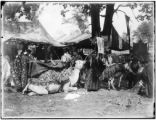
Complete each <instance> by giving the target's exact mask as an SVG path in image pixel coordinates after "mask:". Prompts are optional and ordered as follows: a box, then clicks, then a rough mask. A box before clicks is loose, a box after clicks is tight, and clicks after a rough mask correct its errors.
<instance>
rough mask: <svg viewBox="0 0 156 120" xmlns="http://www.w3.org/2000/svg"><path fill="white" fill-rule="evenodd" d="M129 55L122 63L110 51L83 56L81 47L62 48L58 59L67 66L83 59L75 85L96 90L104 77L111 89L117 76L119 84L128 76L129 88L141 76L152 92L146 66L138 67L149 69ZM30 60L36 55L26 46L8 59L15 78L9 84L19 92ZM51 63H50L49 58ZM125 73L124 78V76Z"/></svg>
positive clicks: (27, 73) (24, 82) (12, 77)
mask: <svg viewBox="0 0 156 120" xmlns="http://www.w3.org/2000/svg"><path fill="white" fill-rule="evenodd" d="M132 58H134V57H130V59H129V61H126V62H125V63H115V62H114V59H113V56H112V55H111V54H104V55H103V54H99V53H97V52H96V51H94V52H93V53H91V54H90V55H88V56H84V55H83V54H82V50H79V51H72V52H71V51H69V50H67V49H65V51H64V54H63V55H62V57H61V61H62V63H69V66H68V67H73V68H74V67H75V64H76V61H77V60H84V61H86V62H85V63H84V64H83V66H82V65H81V67H82V69H79V72H80V73H79V72H78V73H79V75H78V80H76V81H77V82H76V84H75V85H74V86H76V87H84V88H86V89H87V90H88V91H97V90H98V89H100V83H101V81H104V80H105V79H107V80H108V88H109V89H110V87H111V85H112V88H113V89H114V88H115V87H114V80H115V79H116V78H115V77H116V76H117V77H118V79H120V80H119V84H121V79H128V88H133V87H134V86H135V84H136V83H137V80H136V79H137V78H139V77H140V78H139V80H143V82H144V83H145V84H146V85H145V86H146V87H147V89H148V91H149V92H150V93H151V90H150V87H151V86H152V82H151V77H150V78H149V74H148V73H147V72H149V71H147V70H146V69H144V70H141V68H147V69H148V67H143V66H144V64H142V63H140V61H139V60H136V59H135V60H136V61H135V60H134V59H132ZM33 60H36V58H35V57H34V56H33V51H32V50H31V49H29V47H28V48H27V49H23V50H22V49H20V50H18V53H17V55H16V58H15V60H14V61H13V62H10V61H9V59H7V61H8V62H9V64H10V75H11V77H10V78H11V80H12V81H14V85H13V84H12V85H13V86H15V88H16V90H17V91H22V90H23V89H24V88H25V87H26V85H27V84H28V78H29V77H30V76H29V70H28V63H29V62H30V61H33ZM51 62H53V60H52V59H51ZM126 71H127V73H126ZM139 71H141V72H139ZM142 73H144V74H142ZM76 74H77V73H76ZM124 75H125V76H126V77H124ZM148 79H150V80H148ZM10 83H11V82H10ZM119 86H120V85H119Z"/></svg>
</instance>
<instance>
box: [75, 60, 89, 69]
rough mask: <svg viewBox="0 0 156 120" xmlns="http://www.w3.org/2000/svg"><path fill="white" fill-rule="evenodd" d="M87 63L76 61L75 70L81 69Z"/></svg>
mask: <svg viewBox="0 0 156 120" xmlns="http://www.w3.org/2000/svg"><path fill="white" fill-rule="evenodd" d="M85 63H86V61H83V60H76V61H75V68H78V69H81V68H82V67H83V65H84V64H85Z"/></svg>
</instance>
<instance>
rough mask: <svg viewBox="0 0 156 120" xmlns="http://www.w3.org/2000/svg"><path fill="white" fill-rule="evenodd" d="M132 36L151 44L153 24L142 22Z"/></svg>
mask: <svg viewBox="0 0 156 120" xmlns="http://www.w3.org/2000/svg"><path fill="white" fill-rule="evenodd" d="M134 36H136V37H138V38H139V39H140V40H142V41H143V42H149V43H150V42H152V38H153V24H152V22H142V24H141V25H139V26H138V28H137V30H136V31H134Z"/></svg>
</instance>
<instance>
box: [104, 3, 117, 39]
mask: <svg viewBox="0 0 156 120" xmlns="http://www.w3.org/2000/svg"><path fill="white" fill-rule="evenodd" d="M113 13H114V4H108V5H107V6H106V16H105V22H104V26H103V31H102V35H106V36H108V38H109V36H110V34H111V28H112V18H113Z"/></svg>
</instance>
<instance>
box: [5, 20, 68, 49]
mask: <svg viewBox="0 0 156 120" xmlns="http://www.w3.org/2000/svg"><path fill="white" fill-rule="evenodd" d="M11 38H13V39H23V40H28V41H32V42H43V43H49V44H52V45H53V46H57V47H61V46H65V45H63V44H61V43H59V42H57V41H55V40H54V39H53V38H52V37H51V36H50V35H49V34H48V33H47V32H46V30H45V29H44V27H43V26H42V25H41V24H40V23H39V22H7V23H4V26H3V39H2V41H3V42H4V41H6V40H8V39H11Z"/></svg>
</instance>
